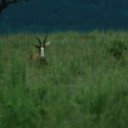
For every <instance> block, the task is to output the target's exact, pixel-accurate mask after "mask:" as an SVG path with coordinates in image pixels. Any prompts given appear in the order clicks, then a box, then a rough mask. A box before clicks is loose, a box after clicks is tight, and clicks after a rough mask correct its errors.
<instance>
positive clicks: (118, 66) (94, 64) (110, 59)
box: [0, 31, 128, 128]
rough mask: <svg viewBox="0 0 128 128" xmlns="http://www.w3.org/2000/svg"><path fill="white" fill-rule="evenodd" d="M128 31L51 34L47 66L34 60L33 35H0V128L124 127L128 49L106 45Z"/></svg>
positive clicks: (123, 37)
mask: <svg viewBox="0 0 128 128" xmlns="http://www.w3.org/2000/svg"><path fill="white" fill-rule="evenodd" d="M127 34H128V33H127V32H111V31H108V32H98V31H94V32H91V33H78V32H64V33H62V32H58V33H51V34H49V38H48V40H50V41H51V45H50V46H49V47H48V48H47V49H46V54H47V55H46V56H47V60H48V66H44V65H40V64H39V62H34V63H33V62H32V60H30V55H31V53H32V52H37V51H36V49H35V48H34V44H36V43H37V42H36V40H35V38H34V35H33V34H30V33H21V34H14V35H5V36H1V37H0V128H30V127H31V128H108V127H109V128H126V127H127V121H128V114H127V113H128V52H127V50H126V51H124V52H123V55H122V57H121V58H120V59H119V60H117V59H116V58H114V56H112V54H110V53H109V50H108V49H109V48H110V47H111V46H112V45H111V43H112V42H113V41H117V42H118V41H120V42H125V45H126V46H128V37H127ZM37 35H38V36H40V37H41V38H43V36H44V34H40V33H39V34H37Z"/></svg>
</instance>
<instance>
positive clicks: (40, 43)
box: [36, 36, 42, 47]
mask: <svg viewBox="0 0 128 128" xmlns="http://www.w3.org/2000/svg"><path fill="white" fill-rule="evenodd" d="M36 39H37V41H38V42H39V47H41V45H42V42H41V40H40V39H39V37H37V36H36Z"/></svg>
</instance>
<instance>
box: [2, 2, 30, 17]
mask: <svg viewBox="0 0 128 128" xmlns="http://www.w3.org/2000/svg"><path fill="white" fill-rule="evenodd" d="M22 1H28V0H1V2H0V15H1V13H2V12H3V11H4V9H6V8H7V7H8V6H9V5H11V4H16V3H19V2H22Z"/></svg>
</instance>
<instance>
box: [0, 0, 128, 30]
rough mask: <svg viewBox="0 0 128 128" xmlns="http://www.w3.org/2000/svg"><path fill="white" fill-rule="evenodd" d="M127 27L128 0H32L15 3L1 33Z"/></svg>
mask: <svg viewBox="0 0 128 128" xmlns="http://www.w3.org/2000/svg"><path fill="white" fill-rule="evenodd" d="M95 29H99V30H108V29H112V30H127V29H128V0H30V1H29V2H22V3H20V4H16V5H11V6H10V7H8V8H7V9H6V10H5V11H4V12H3V13H2V15H1V17H0V32H14V31H34V32H36V31H43V32H49V31H66V30H77V31H90V30H95Z"/></svg>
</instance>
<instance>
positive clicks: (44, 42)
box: [43, 35, 48, 47]
mask: <svg viewBox="0 0 128 128" xmlns="http://www.w3.org/2000/svg"><path fill="white" fill-rule="evenodd" d="M47 37H48V35H46V36H45V37H44V40H43V46H44V47H45V44H46V40H47Z"/></svg>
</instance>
